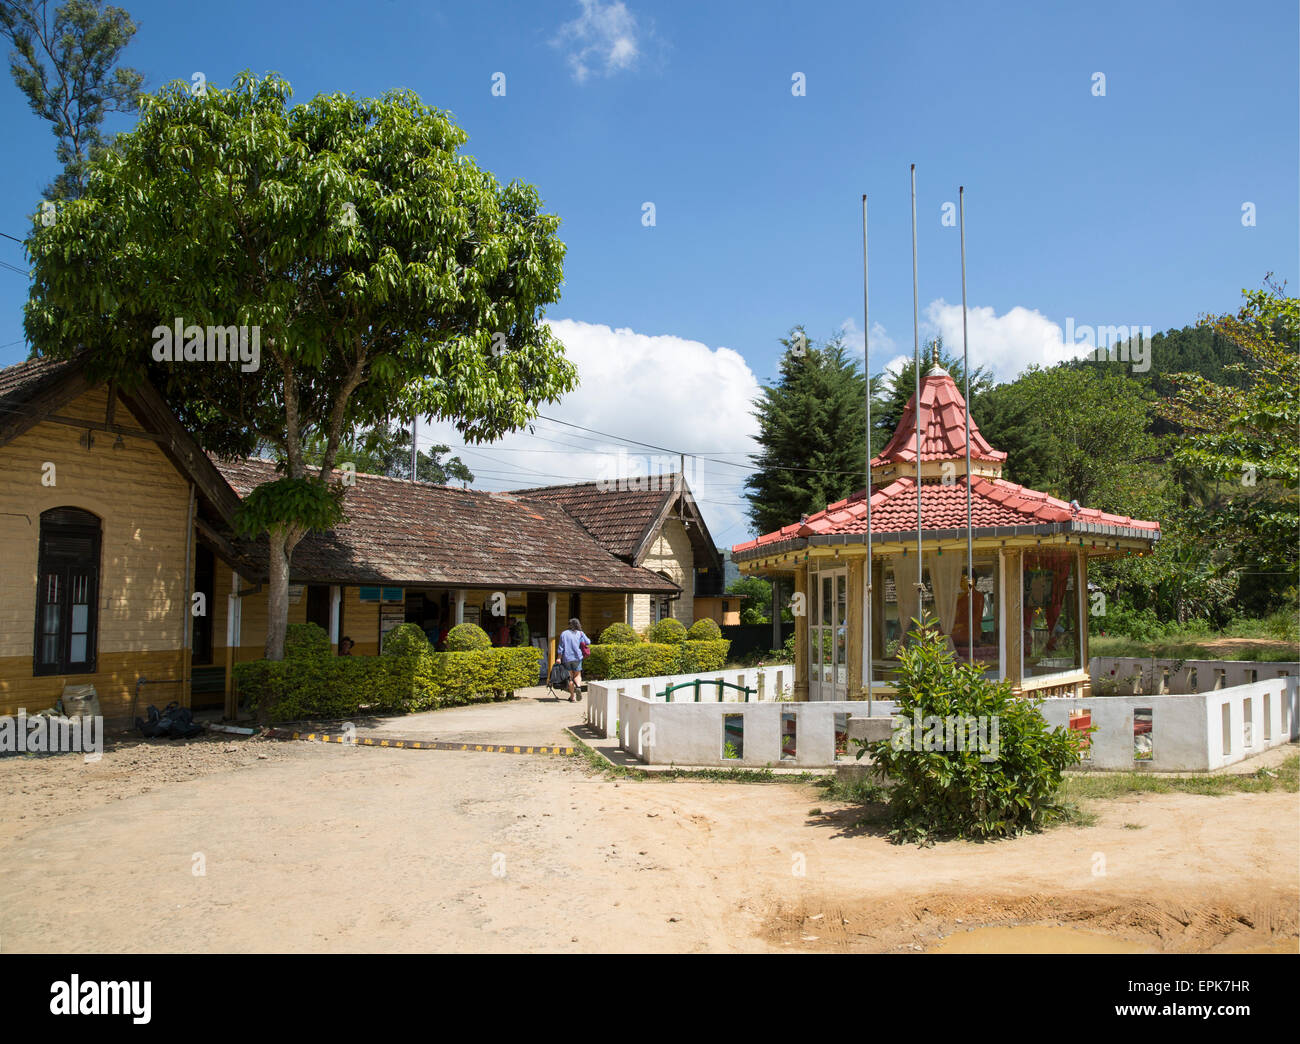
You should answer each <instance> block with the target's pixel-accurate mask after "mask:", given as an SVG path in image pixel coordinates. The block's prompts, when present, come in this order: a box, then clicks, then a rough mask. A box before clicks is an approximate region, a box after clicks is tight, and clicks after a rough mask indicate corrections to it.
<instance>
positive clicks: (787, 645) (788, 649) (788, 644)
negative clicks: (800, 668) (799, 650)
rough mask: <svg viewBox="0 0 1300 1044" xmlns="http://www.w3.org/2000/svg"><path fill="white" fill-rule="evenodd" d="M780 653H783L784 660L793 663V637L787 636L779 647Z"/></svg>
mask: <svg viewBox="0 0 1300 1044" xmlns="http://www.w3.org/2000/svg"><path fill="white" fill-rule="evenodd" d="M781 650H782V652H784V653H785V656H786V659H788V660H789V661H790V662H791V663H794V635H793V634H791V635H789V636H788V637H787V638H786V640H785V641H784V642H783V643H782V645H781Z"/></svg>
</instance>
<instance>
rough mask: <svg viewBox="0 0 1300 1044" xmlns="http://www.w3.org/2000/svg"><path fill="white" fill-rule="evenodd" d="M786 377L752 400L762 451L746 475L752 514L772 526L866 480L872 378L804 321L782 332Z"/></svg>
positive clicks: (765, 527)
mask: <svg viewBox="0 0 1300 1044" xmlns="http://www.w3.org/2000/svg"><path fill="white" fill-rule="evenodd" d="M781 343H782V344H783V345H784V346H785V349H786V350H785V352H784V354H783V355H782V356H781V369H780V376H779V378H778V380H777V382H776V384H774V385H769V386H767V387H764V388H763V392H762V394H761V395H760V396H759V398H758V399H756V400H755V402H754V416H755V417H757V418H758V425H759V434H758V443H759V445H760V446H761V447H762V448H761V450H760V451H759V452H758V453H757V454H755V455H754V456H753V458H752V460H753V463H754V472H753V474H752V475H751V476H750V477H749V478H748V479H747V480H746V482H745V485H746V487H747V488H748V489H749V491H750V492H748V493H747V494H746V495H745V498H746V499H747V500H748V501H749V517H750V519H751V520H752V522H753V524H754V526H755V527H756V528H757V530H758V532H760V533H767V532H770V531H772V530H774V529H779V528H780V527H781V526H787V525H789V524H790V523H792V522H798V521H799V518H800V516H801V515H808V514H812V513H814V512H817V511H820V510H821V509H822V508H824V507H825V506H826V505H827V504H829V503H833V502H834V501H836V500H840V499H842V498H843V497H846V496H848V495H849V494H850V493H853V492H855V491H856V490H859V489H861V488H862V487H863V486H864V485H865V484H866V473H865V472H866V447H865V445H864V442H863V438H864V432H865V428H866V400H865V394H866V382H865V378H864V377H863V375H862V371H861V369H859V367H858V365H857V363H856V362H854V361H853V360H851V359H850V358H849V355H848V349H847V348H846V347H845V345H844V343H843V341H842V340H841V339H840V338H839V337H835V338H832V339H831V340H829V341H826V342H824V343H823V344H821V345H817V344H814V343H813V342H812V341H811V340H809V339H808V338H807V337H806V335H805V334H804V331H803V329H802V327H795V328H794V329H793V330H791V332H790V334H789V336H787V337H784V338H782V339H781Z"/></svg>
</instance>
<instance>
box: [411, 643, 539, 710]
mask: <svg viewBox="0 0 1300 1044" xmlns="http://www.w3.org/2000/svg"><path fill="white" fill-rule="evenodd" d="M541 657H542V651H541V650H540V649H537V648H534V647H533V646H528V647H527V648H523V647H511V648H500V649H473V650H470V651H467V652H446V653H433V654H432V655H431V656H430V657H428V663H427V664H426V667H425V669H422V670H421V671H419V672H418V673H417V674H416V676H415V695H414V697H413V699H412V705H411V709H412V710H432V709H434V708H437V707H453V706H456V705H458V704H462V703H470V702H472V701H474V700H480V699H495V698H497V697H500V696H506V695H508V694H510V693H512V692H514V691H515V690H516V689H524V688H527V687H528V686H530V685H535V684H537V676H538V673H539V672H540V670H541Z"/></svg>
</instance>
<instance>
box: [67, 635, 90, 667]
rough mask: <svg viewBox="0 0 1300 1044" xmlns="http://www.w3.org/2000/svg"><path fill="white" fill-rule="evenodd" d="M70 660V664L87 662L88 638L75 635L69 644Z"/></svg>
mask: <svg viewBox="0 0 1300 1044" xmlns="http://www.w3.org/2000/svg"><path fill="white" fill-rule="evenodd" d="M68 660H69V662H70V663H85V662H86V636H85V635H84V634H74V635H73V636H72V640H71V641H70V642H69V643H68Z"/></svg>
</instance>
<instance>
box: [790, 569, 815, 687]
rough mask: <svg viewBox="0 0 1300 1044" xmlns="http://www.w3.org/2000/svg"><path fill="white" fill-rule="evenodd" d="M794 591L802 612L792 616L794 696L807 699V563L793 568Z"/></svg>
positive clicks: (808, 611) (809, 603)
mask: <svg viewBox="0 0 1300 1044" xmlns="http://www.w3.org/2000/svg"><path fill="white" fill-rule="evenodd" d="M794 593H795V595H796V596H798V595H803V612H802V613H798V614H796V615H795V618H794V698H795V699H796V700H799V701H806V700H807V699H808V614H809V613H810V612H812V599H811V597H810V596H809V594H808V564H807V563H806V562H805V563H804V564H802V565H796V566H795V569H794Z"/></svg>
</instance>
